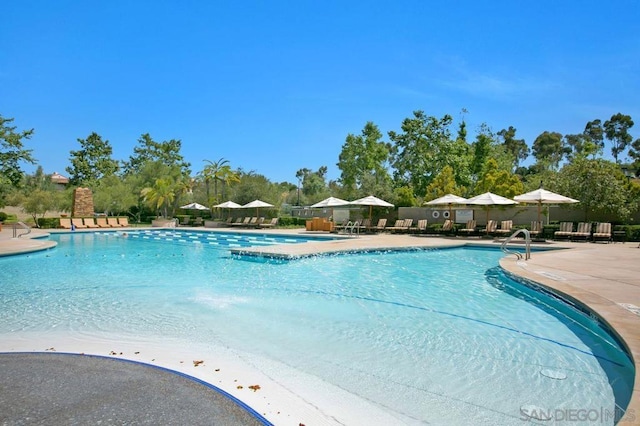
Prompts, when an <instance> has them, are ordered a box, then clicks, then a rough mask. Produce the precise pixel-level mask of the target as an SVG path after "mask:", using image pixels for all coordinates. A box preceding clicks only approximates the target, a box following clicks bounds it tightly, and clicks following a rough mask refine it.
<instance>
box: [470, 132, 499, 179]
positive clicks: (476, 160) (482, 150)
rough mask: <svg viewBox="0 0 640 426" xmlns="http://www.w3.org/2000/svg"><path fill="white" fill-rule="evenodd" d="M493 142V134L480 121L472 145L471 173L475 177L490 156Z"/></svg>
mask: <svg viewBox="0 0 640 426" xmlns="http://www.w3.org/2000/svg"><path fill="white" fill-rule="evenodd" d="M494 143H495V135H494V134H493V132H492V131H491V129H490V128H489V126H487V124H486V123H482V124H481V125H480V128H479V129H478V134H477V135H476V140H475V142H474V143H473V145H472V148H471V149H472V151H473V159H472V160H471V173H472V174H473V175H474V176H475V177H476V178H477V177H478V175H479V174H480V172H481V171H482V169H483V167H484V165H485V163H486V162H487V160H488V159H489V157H490V156H491V151H492V148H491V147H492V145H493V144H494Z"/></svg>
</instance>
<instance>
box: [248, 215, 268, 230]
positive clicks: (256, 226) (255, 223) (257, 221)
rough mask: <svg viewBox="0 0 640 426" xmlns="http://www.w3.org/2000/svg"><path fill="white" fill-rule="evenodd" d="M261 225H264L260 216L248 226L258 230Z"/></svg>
mask: <svg viewBox="0 0 640 426" xmlns="http://www.w3.org/2000/svg"><path fill="white" fill-rule="evenodd" d="M263 223H264V216H260V217H259V218H256V221H255V222H253V223H252V224H251V225H249V226H250V227H253V228H260V225H262V224H263Z"/></svg>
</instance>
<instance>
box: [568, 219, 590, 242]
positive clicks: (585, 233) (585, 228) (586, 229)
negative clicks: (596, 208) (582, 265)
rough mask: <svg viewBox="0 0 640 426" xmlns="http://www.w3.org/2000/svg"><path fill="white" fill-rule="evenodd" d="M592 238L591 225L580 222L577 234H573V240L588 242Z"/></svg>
mask: <svg viewBox="0 0 640 426" xmlns="http://www.w3.org/2000/svg"><path fill="white" fill-rule="evenodd" d="M590 237H591V224H590V223H588V222H580V223H579V224H578V229H576V232H572V233H571V240H572V241H573V240H584V241H587V240H588V239H589V238H590Z"/></svg>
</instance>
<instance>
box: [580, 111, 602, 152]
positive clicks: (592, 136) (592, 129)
mask: <svg viewBox="0 0 640 426" xmlns="http://www.w3.org/2000/svg"><path fill="white" fill-rule="evenodd" d="M582 134H583V135H585V136H586V137H587V139H588V141H589V142H590V143H591V144H593V146H594V149H595V151H594V152H593V156H594V158H595V155H597V154H599V153H602V150H603V149H604V129H603V128H602V121H601V120H598V119H596V120H593V121H589V122H588V123H587V125H586V126H585V127H584V131H583V132H582Z"/></svg>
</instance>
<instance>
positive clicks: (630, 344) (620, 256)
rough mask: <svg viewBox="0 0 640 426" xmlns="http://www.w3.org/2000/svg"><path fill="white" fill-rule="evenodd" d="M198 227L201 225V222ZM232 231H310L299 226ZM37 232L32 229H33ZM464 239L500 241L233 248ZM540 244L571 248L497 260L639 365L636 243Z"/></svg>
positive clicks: (20, 248)
mask: <svg viewBox="0 0 640 426" xmlns="http://www.w3.org/2000/svg"><path fill="white" fill-rule="evenodd" d="M197 229H198V230H203V228H197ZM216 230H217V231H221V230H222V229H216ZM234 231H236V232H249V233H251V232H253V233H256V232H259V233H261V234H264V233H279V234H282V233H291V234H296V235H305V234H308V235H311V233H307V232H305V231H303V230H281V229H276V230H258V231H256V230H246V231H240V230H234ZM9 232H11V231H10V230H9V231H8V230H6V229H3V231H2V232H0V255H1V254H7V253H8V252H11V251H12V250H14V251H16V252H24V250H25V245H28V243H27V242H25V241H16V240H15V239H11V238H10V236H9V235H8V234H9ZM52 232H54V231H52ZM35 233H36V231H34V232H33V233H32V235H33V234H35ZM7 237H8V238H7ZM466 244H473V245H478V244H479V245H490V246H495V247H497V246H498V243H496V242H494V241H493V240H484V239H477V238H476V239H474V238H468V239H467V238H439V237H432V236H411V235H393V234H379V235H363V236H359V237H348V238H345V239H341V240H332V241H319V242H311V243H305V244H292V245H286V246H285V245H282V246H270V247H256V248H244V249H239V250H236V252H238V253H243V254H250V255H256V256H270V257H298V256H308V255H312V254H315V253H334V252H351V251H358V250H372V249H387V250H390V249H399V248H407V247H415V248H438V247H453V246H463V245H466ZM36 247H38V246H36ZM539 247H540V248H567V249H570V250H551V251H547V252H540V251H536V252H534V254H533V256H532V258H531V259H530V260H527V261H518V260H516V259H515V257H514V256H508V257H505V258H503V259H502V261H501V266H502V267H503V268H504V269H505V270H507V271H509V272H511V273H513V274H516V275H518V276H520V277H523V278H526V279H529V280H532V281H534V282H536V283H539V284H541V285H543V286H547V287H548V288H550V289H553V290H554V291H555V292H557V293H560V294H563V295H565V296H566V297H567V298H569V299H574V300H577V301H579V302H580V303H582V304H584V305H586V306H588V307H589V308H590V309H591V310H592V311H594V312H595V313H597V314H598V315H599V316H600V317H601V318H602V320H603V321H604V322H606V323H607V324H608V325H609V326H610V327H611V328H612V329H613V330H614V331H615V333H617V334H618V336H619V337H620V340H621V341H622V342H623V343H624V344H625V345H626V346H627V349H628V351H629V353H630V354H631V355H632V358H633V361H634V363H635V365H636V366H638V362H639V361H640V248H639V247H638V243H614V244H604V243H598V244H595V243H568V242H563V243H558V242H550V243H545V244H541V245H540V246H539ZM628 410H629V413H634V414H635V416H636V419H637V418H638V417H640V369H639V368H637V367H636V377H635V382H634V393H633V395H632V399H631V402H630V404H629V406H628Z"/></svg>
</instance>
